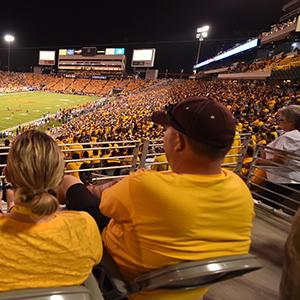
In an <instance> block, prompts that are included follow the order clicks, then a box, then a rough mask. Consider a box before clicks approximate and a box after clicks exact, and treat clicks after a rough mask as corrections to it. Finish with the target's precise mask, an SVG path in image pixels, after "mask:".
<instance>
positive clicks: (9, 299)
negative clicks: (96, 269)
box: [0, 275, 103, 300]
mask: <svg viewBox="0 0 300 300" xmlns="http://www.w3.org/2000/svg"><path fill="white" fill-rule="evenodd" d="M54 299H59V300H103V297H102V294H101V292H100V290H99V287H98V284H97V282H96V280H95V278H94V276H93V275H90V276H89V277H88V279H87V280H86V281H85V282H84V285H82V286H67V287H57V288H45V289H23V290H16V291H10V292H2V293H0V300H54Z"/></svg>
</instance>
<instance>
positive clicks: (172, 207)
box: [100, 170, 254, 300]
mask: <svg viewBox="0 0 300 300" xmlns="http://www.w3.org/2000/svg"><path fill="white" fill-rule="evenodd" d="M100 210H101V212H102V213H103V214H104V215H106V216H108V217H111V218H112V220H111V221H110V223H109V224H108V226H107V228H106V230H105V231H104V233H103V241H104V244H105V246H106V248H107V249H108V251H109V252H110V254H111V255H112V257H113V258H114V259H115V261H116V262H117V264H118V265H119V267H120V269H121V271H122V273H123V275H124V276H125V278H126V279H127V280H128V281H130V280H132V279H133V278H135V277H137V276H139V275H141V274H143V273H145V272H149V271H151V270H153V269H158V268H161V267H163V266H168V265H172V264H176V263H179V262H182V261H191V260H200V259H208V258H214V257H220V256H227V255H237V254H245V253H248V251H249V246H250V232H251V228H252V218H253V215H254V211H253V200H252V197H251V193H250V191H249V189H248V187H247V186H246V185H245V183H244V182H243V181H242V180H241V179H240V178H239V177H238V176H237V175H236V174H234V173H233V172H230V171H227V170H222V173H221V174H218V175H191V174H176V173H173V172H171V173H159V172H156V171H144V170H140V171H138V172H136V173H134V174H131V175H129V176H128V177H126V178H125V179H123V180H121V181H120V182H119V183H117V184H115V185H114V186H112V187H111V188H109V189H107V190H105V191H104V193H103V195H102V200H101V204H100ZM205 291H206V290H205V289H200V290H199V289H197V290H196V291H195V290H194V291H193V292H194V295H191V294H189V293H180V297H179V298H178V295H179V294H178V293H175V294H176V295H177V296H176V298H175V294H174V295H173V296H171V295H170V293H169V294H168V293H167V292H164V293H161V295H160V296H158V295H155V299H189V300H192V299H198V298H199V297H200V296H201V295H203V293H204V292H205ZM154 293H156V292H154ZM163 294H165V297H164V296H163ZM144 296H145V297H143V295H141V294H139V295H136V298H134V296H133V298H132V299H154V298H153V297H154V295H152V298H151V296H150V293H148V295H147V293H144ZM168 297H169V298H168Z"/></svg>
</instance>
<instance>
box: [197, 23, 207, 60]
mask: <svg viewBox="0 0 300 300" xmlns="http://www.w3.org/2000/svg"><path fill="white" fill-rule="evenodd" d="M208 31H209V26H208V25H205V26H202V27H199V28H197V33H196V38H197V39H198V40H199V44H198V52H197V58H196V65H197V64H198V62H199V57H200V50H201V43H202V41H203V40H204V39H205V38H207V37H208Z"/></svg>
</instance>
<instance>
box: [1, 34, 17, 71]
mask: <svg viewBox="0 0 300 300" xmlns="http://www.w3.org/2000/svg"><path fill="white" fill-rule="evenodd" d="M4 40H5V42H7V43H8V54H7V71H8V72H9V71H10V43H12V42H13V41H14V40H15V37H14V36H13V35H11V34H6V35H5V36H4Z"/></svg>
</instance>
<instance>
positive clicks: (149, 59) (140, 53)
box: [131, 48, 155, 68]
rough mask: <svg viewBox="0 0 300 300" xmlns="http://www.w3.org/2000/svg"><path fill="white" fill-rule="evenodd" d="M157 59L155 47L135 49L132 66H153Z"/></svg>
mask: <svg viewBox="0 0 300 300" xmlns="http://www.w3.org/2000/svg"><path fill="white" fill-rule="evenodd" d="M154 60H155V48H152V49H135V50H133V55H132V62H131V66H132V67H134V68H145V67H147V68H152V67H153V66H154Z"/></svg>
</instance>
